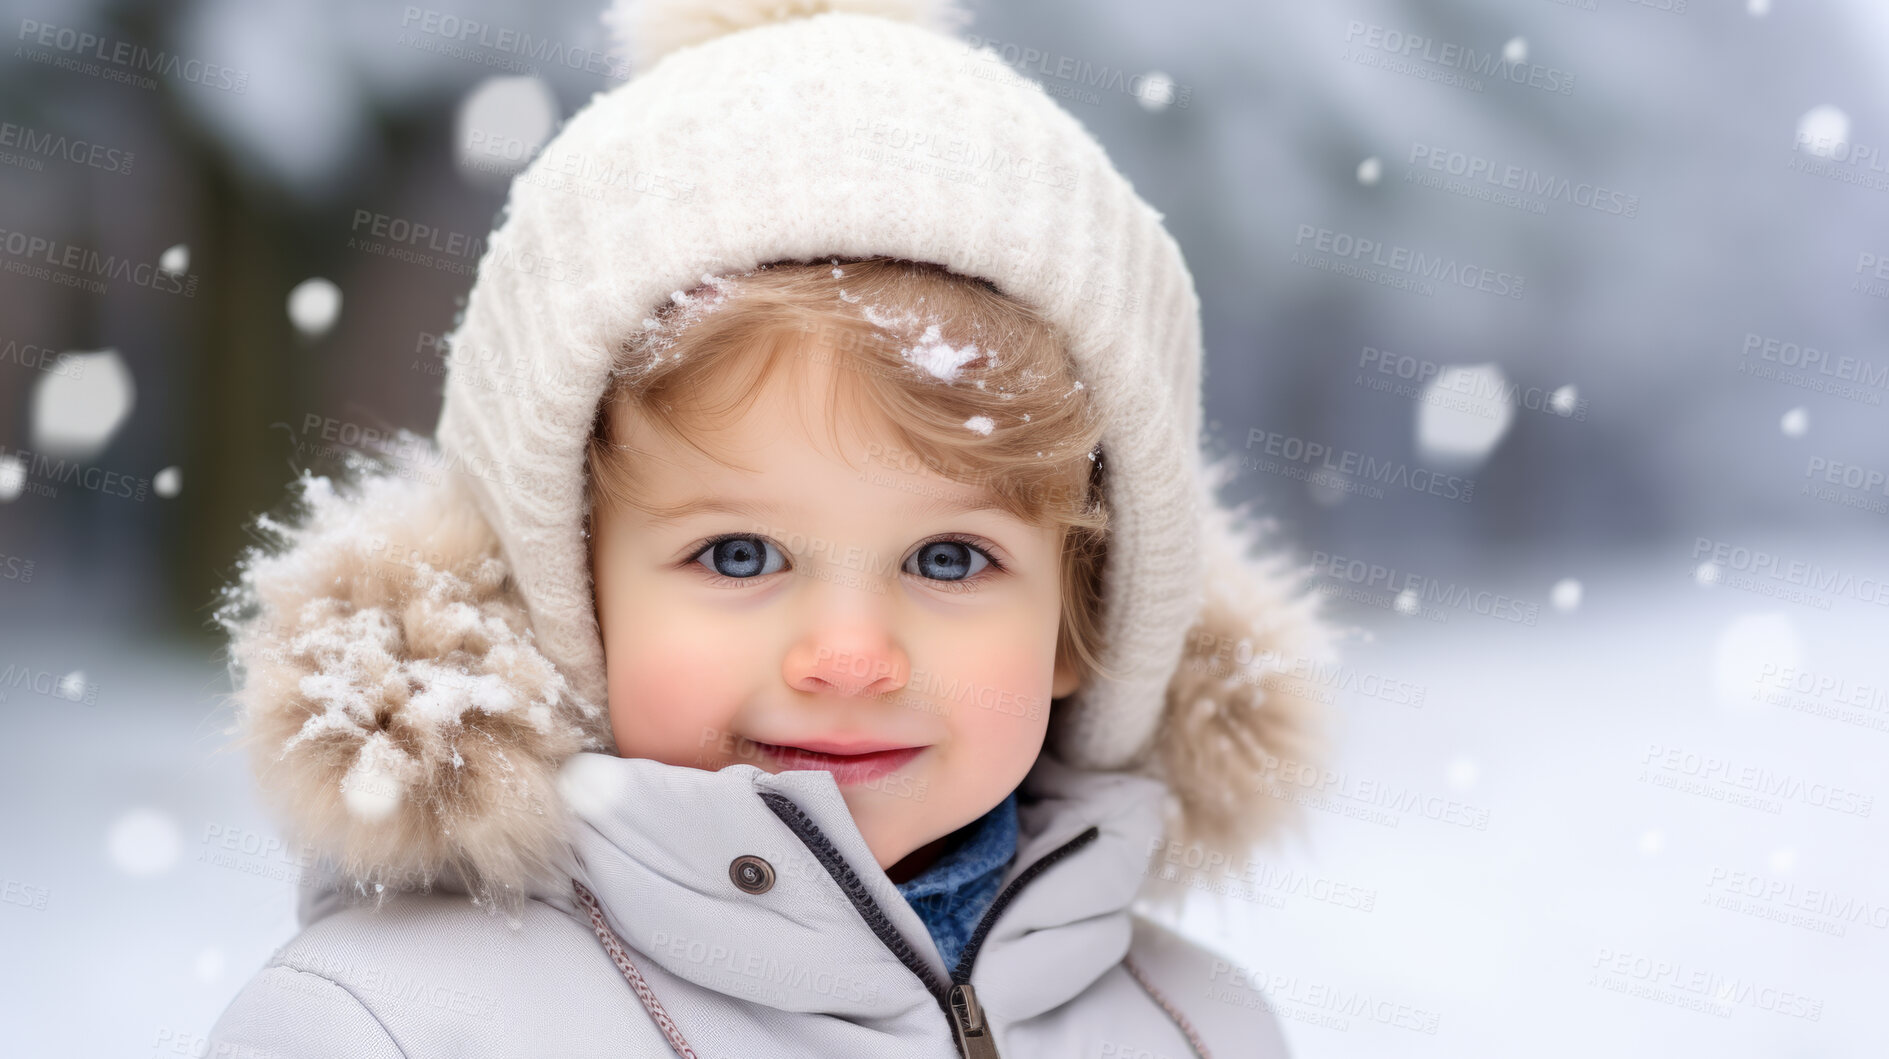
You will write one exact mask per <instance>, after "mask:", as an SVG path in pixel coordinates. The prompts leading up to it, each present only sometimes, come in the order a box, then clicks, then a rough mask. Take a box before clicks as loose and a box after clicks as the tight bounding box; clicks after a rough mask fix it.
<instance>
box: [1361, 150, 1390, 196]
mask: <svg viewBox="0 0 1889 1059" xmlns="http://www.w3.org/2000/svg"><path fill="white" fill-rule="evenodd" d="M1382 179H1384V162H1383V160H1382V159H1380V158H1379V157H1378V156H1377V155H1372V156H1371V157H1369V158H1366V159H1365V160H1364V161H1362V162H1359V163H1358V183H1360V184H1363V185H1364V186H1365V187H1367V188H1368V187H1373V186H1375V185H1376V184H1377V182H1378V181H1379V180H1382Z"/></svg>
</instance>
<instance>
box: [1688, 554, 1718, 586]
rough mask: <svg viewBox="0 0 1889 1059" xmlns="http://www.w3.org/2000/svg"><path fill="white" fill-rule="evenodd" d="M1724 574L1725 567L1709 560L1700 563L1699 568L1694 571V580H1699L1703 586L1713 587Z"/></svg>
mask: <svg viewBox="0 0 1889 1059" xmlns="http://www.w3.org/2000/svg"><path fill="white" fill-rule="evenodd" d="M1724 576H1725V569H1724V567H1721V566H1720V565H1719V564H1717V563H1715V562H1711V561H1709V560H1708V561H1706V562H1703V563H1700V564H1699V566H1698V568H1697V569H1695V570H1693V571H1692V580H1693V581H1695V582H1697V583H1698V584H1699V586H1700V587H1701V588H1711V587H1712V586H1713V585H1716V584H1718V583H1719V581H1720V580H1721V579H1723V578H1724Z"/></svg>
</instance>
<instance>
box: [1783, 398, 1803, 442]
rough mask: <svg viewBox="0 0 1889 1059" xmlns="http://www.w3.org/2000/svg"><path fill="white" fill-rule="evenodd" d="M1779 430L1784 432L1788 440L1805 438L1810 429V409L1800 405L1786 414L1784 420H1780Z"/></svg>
mask: <svg viewBox="0 0 1889 1059" xmlns="http://www.w3.org/2000/svg"><path fill="white" fill-rule="evenodd" d="M1778 429H1779V430H1782V431H1783V432H1784V436H1785V437H1787V438H1801V437H1803V436H1804V434H1805V432H1806V431H1808V430H1809V429H1810V411H1809V409H1806V408H1804V407H1803V406H1801V405H1800V406H1798V407H1796V408H1793V409H1791V410H1790V411H1788V412H1786V413H1784V418H1782V419H1780V420H1778Z"/></svg>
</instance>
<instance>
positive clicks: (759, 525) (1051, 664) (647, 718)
mask: <svg viewBox="0 0 1889 1059" xmlns="http://www.w3.org/2000/svg"><path fill="white" fill-rule="evenodd" d="M835 359H836V358H816V360H817V362H816V363H807V362H804V361H803V362H802V363H800V364H797V365H793V366H790V367H787V368H784V369H783V370H782V371H780V372H778V373H777V374H776V375H775V376H774V378H772V379H770V380H769V381H768V383H767V385H766V387H765V389H764V390H763V392H762V393H761V394H760V395H759V396H758V397H757V399H756V402H755V404H754V406H753V408H752V410H751V411H750V412H749V413H748V414H747V415H746V416H745V417H743V418H742V419H740V420H739V421H738V422H736V423H733V424H730V425H728V426H726V427H725V428H723V429H722V430H721V431H720V432H718V433H714V434H712V435H710V437H708V438H705V439H704V440H705V441H706V442H707V443H708V444H709V446H710V447H711V448H714V449H716V450H717V451H719V452H721V453H723V454H725V455H726V456H727V457H728V458H729V459H730V460H731V461H733V462H737V463H740V464H742V465H744V466H746V467H750V468H754V469H755V472H756V473H748V472H745V471H740V470H736V469H733V468H728V467H724V466H721V465H720V464H718V463H715V462H713V461H711V460H708V459H706V458H705V457H703V456H702V455H701V454H699V453H697V452H695V451H694V450H693V449H691V448H689V447H688V446H686V445H683V444H681V443H676V442H671V441H669V440H668V439H667V438H666V436H664V435H662V434H660V433H658V432H657V431H656V430H655V429H654V428H652V427H650V426H648V425H647V424H644V423H642V422H641V417H640V415H639V414H638V413H637V412H636V411H635V410H634V409H631V408H627V407H622V408H619V410H618V411H617V412H616V417H617V418H616V421H615V423H614V428H615V438H616V440H617V441H618V442H619V443H623V444H627V445H629V446H631V447H632V448H633V449H634V451H635V452H636V453H639V454H650V455H653V456H655V457H657V458H655V459H650V458H646V457H644V456H640V455H639V456H636V457H633V458H636V459H638V460H639V463H638V471H637V474H638V477H639V479H640V481H642V482H644V483H647V488H646V489H645V490H644V494H643V495H644V496H645V498H646V500H647V502H649V503H650V504H651V505H652V506H658V507H668V506H670V505H674V504H679V503H681V502H683V501H687V500H692V499H696V500H710V501H715V502H719V503H725V504H742V505H748V506H749V507H750V508H752V513H748V512H747V511H745V510H744V511H743V512H733V511H704V512H697V513H694V514H689V515H686V516H683V517H682V518H680V519H678V520H676V521H674V522H671V523H662V522H658V521H656V520H654V519H652V518H651V517H649V516H647V515H644V514H643V513H642V512H640V511H637V510H634V509H632V508H629V507H627V506H621V505H619V506H616V507H614V508H608V509H605V510H600V511H599V512H598V514H597V518H596V520H595V525H594V527H593V538H594V539H593V541H592V547H593V567H594V572H595V581H596V593H597V608H598V616H599V620H600V622H601V624H602V630H603V646H604V661H605V666H606V669H607V671H608V682H609V695H610V721H611V725H612V728H613V729H614V731H615V733H616V743H617V750H618V752H619V753H620V754H622V755H623V756H625V757H639V758H652V759H655V760H657V761H662V762H665V763H667V764H672V765H686V766H692V767H695V768H701V769H708V770H711V771H713V770H718V769H721V768H724V767H726V766H728V765H733V764H751V765H755V766H758V767H760V768H762V769H765V770H766V771H768V772H781V771H786V770H788V769H794V768H801V769H806V768H814V769H825V770H827V771H831V772H833V773H834V778H835V780H836V781H837V782H838V783H839V786H840V791H841V793H842V794H843V795H844V797H845V799H846V804H847V806H848V808H850V809H851V810H852V814H853V819H854V820H855V821H856V822H857V823H858V825H859V829H860V831H861V833H862V834H864V836H865V838H866V842H867V845H868V846H870V847H871V849H872V852H873V855H874V856H875V857H876V858H877V859H878V862H879V866H880V867H881V868H887V869H890V868H891V867H892V866H893V865H895V864H897V863H898V862H899V861H900V860H902V859H904V858H905V857H906V856H907V855H908V854H910V853H912V852H913V851H915V850H919V849H920V848H921V847H923V846H926V845H927V844H928V843H931V842H933V841H934V840H936V839H939V838H941V837H943V836H945V835H948V834H950V833H951V832H952V831H954V830H956V829H958V828H959V827H962V826H964V825H965V824H967V823H969V822H971V821H972V820H975V819H977V818H978V817H979V816H981V815H983V814H984V813H985V812H987V811H988V810H989V809H991V808H992V807H993V806H995V805H996V804H997V803H998V802H999V801H1002V800H1003V798H1004V796H1005V795H1007V794H1008V793H1009V792H1010V791H1011V790H1013V789H1014V788H1015V787H1016V786H1017V784H1018V783H1020V782H1021V781H1022V779H1023V777H1024V775H1025V774H1026V773H1027V772H1028V771H1029V770H1030V766H1031V765H1032V764H1034V763H1035V761H1036V757H1037V753H1038V751H1039V750H1040V749H1041V748H1042V745H1043V738H1044V734H1045V732H1046V731H1047V726H1048V721H1049V710H1050V701H1049V700H1050V699H1051V698H1052V697H1060V696H1063V695H1066V694H1068V693H1070V692H1072V691H1074V690H1075V687H1076V679H1075V676H1074V675H1073V673H1071V672H1069V671H1068V670H1067V669H1065V668H1063V667H1059V666H1058V665H1057V664H1056V662H1055V655H1056V637H1057V628H1058V619H1059V617H1060V612H1061V611H1060V608H1061V591H1060V585H1059V580H1058V578H1059V569H1060V565H1061V553H1060V547H1061V537H1060V534H1059V531H1058V530H1057V529H1055V528H1053V527H1035V526H1030V525H1028V524H1027V523H1024V522H1021V521H1019V520H1017V519H1015V518H1013V517H1011V516H1010V515H1008V514H1006V513H1004V512H1003V511H1002V510H1000V509H996V508H991V509H986V510H981V511H951V510H938V511H926V510H924V508H925V505H926V504H928V503H931V502H934V501H949V502H957V501H963V500H973V499H975V498H976V497H977V496H979V495H980V493H981V491H980V490H978V489H976V488H974V487H971V486H966V485H963V484H960V483H956V482H952V481H950V480H948V479H945V478H943V477H940V476H938V475H936V474H933V473H931V472H930V471H929V470H928V469H923V470H921V471H917V472H914V471H911V470H908V469H901V468H899V467H896V466H890V465H888V464H890V463H893V462H895V461H889V460H877V459H875V460H870V461H869V460H867V459H866V458H865V454H866V453H867V452H869V451H870V452H875V453H876V452H884V451H886V449H887V448H892V447H894V446H895V442H894V441H893V440H892V439H891V438H890V437H887V436H885V435H883V434H882V433H879V432H877V431H874V430H872V429H869V428H868V427H867V426H866V425H864V424H860V423H856V422H851V421H849V422H846V423H842V424H841V425H840V437H841V438H842V439H843V440H844V443H845V445H846V448H845V451H844V453H843V454H842V453H835V452H833V451H831V447H830V442H829V440H828V438H829V433H828V431H829V428H828V423H829V422H830V417H831V416H832V415H833V414H835V413H834V411H833V409H831V408H829V407H828V404H827V393H828V379H827V372H829V371H831V370H834V369H831V368H823V367H822V366H821V364H822V363H826V364H830V363H833V362H834V361H835ZM803 415H804V419H803V418H802V417H803ZM966 434H967V438H966V440H967V442H973V443H974V442H975V440H976V435H974V434H971V433H970V431H969V430H968V429H967V431H966ZM873 441H877V442H878V443H879V444H880V445H881V446H883V447H881V448H875V449H870V450H869V449H867V447H866V446H867V445H868V443H870V442H873ZM844 455H850V456H852V457H853V459H854V460H855V461H857V465H854V464H853V463H849V462H848V461H847V460H846V459H844V458H843V456H844ZM913 462H914V461H911V460H907V461H906V463H907V465H908V466H909V465H910V464H911V463H913ZM723 535H728V537H729V539H727V540H725V542H724V543H722V544H720V545H718V546H709V540H710V538H713V537H718V536H723ZM979 548H981V549H983V552H984V554H980V553H979V552H978V551H977V549H979ZM986 554H987V555H989V556H990V557H993V558H995V559H996V562H995V563H992V562H990V561H989V560H988V559H987V558H986ZM999 564H1001V565H1002V566H1003V567H1005V569H1002V570H1000V569H999V568H998V565H999ZM718 575H719V576H718ZM782 746H790V747H802V748H807V749H812V750H826V751H830V752H834V753H839V752H843V751H848V750H858V749H864V750H868V751H871V750H883V749H886V748H916V749H915V750H911V751H907V752H906V753H904V754H892V755H887V754H879V755H877V756H876V760H874V759H861V760H858V761H855V762H845V761H840V760H834V759H833V758H831V757H817V756H816V757H808V756H805V755H801V756H795V755H793V754H791V753H789V752H785V751H782V750H780V749H777V748H779V747H782ZM918 866H919V867H922V865H918ZM905 874H909V873H905Z"/></svg>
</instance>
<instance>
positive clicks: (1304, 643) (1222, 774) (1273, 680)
mask: <svg viewBox="0 0 1889 1059" xmlns="http://www.w3.org/2000/svg"><path fill="white" fill-rule="evenodd" d="M1232 475H1233V458H1232V457H1227V458H1225V459H1223V460H1222V461H1220V462H1219V463H1216V464H1211V465H1206V466H1204V467H1203V472H1202V479H1201V481H1202V491H1203V505H1204V508H1205V516H1204V517H1205V523H1204V524H1203V526H1202V547H1203V550H1204V553H1205V554H1204V556H1203V558H1204V560H1205V563H1206V577H1207V586H1206V598H1205V601H1204V603H1203V604H1202V607H1201V611H1200V615H1199V617H1198V618H1197V619H1196V620H1195V622H1194V625H1193V626H1192V627H1191V628H1190V629H1189V630H1188V633H1187V642H1186V645H1185V647H1184V648H1183V651H1182V656H1181V662H1180V666H1179V667H1178V668H1177V669H1176V670H1175V673H1174V676H1173V678H1172V680H1170V681H1169V683H1168V689H1167V697H1166V699H1167V701H1166V704H1165V706H1164V709H1163V712H1162V718H1161V723H1160V727H1159V728H1158V729H1157V731H1156V734H1155V742H1154V751H1155V753H1154V757H1155V761H1154V762H1152V764H1153V766H1154V768H1155V770H1156V772H1157V773H1158V774H1159V775H1160V776H1161V778H1162V779H1163V780H1164V781H1165V782H1166V783H1167V785H1168V789H1169V790H1170V791H1171V792H1172V793H1173V795H1174V800H1175V802H1176V803H1177V805H1176V810H1177V811H1175V812H1172V813H1170V816H1169V822H1168V828H1167V833H1166V835H1165V838H1164V841H1165V842H1166V843H1167V848H1166V850H1165V851H1161V852H1159V853H1157V855H1156V856H1155V857H1154V859H1152V860H1151V861H1150V863H1149V874H1150V876H1151V883H1152V885H1150V887H1149V888H1148V896H1149V897H1150V899H1151V900H1153V901H1155V902H1156V903H1175V902H1178V901H1179V900H1180V898H1181V897H1182V896H1183V895H1184V894H1185V888H1186V886H1187V885H1188V883H1189V881H1190V880H1189V879H1188V878H1187V877H1188V876H1192V875H1195V874H1196V873H1202V872H1203V868H1202V866H1203V865H1219V866H1223V868H1237V866H1238V865H1239V864H1241V863H1243V861H1244V859H1245V858H1246V857H1247V856H1248V855H1250V851H1251V849H1252V847H1253V846H1254V845H1255V844H1256V843H1258V842H1259V841H1260V840H1261V839H1264V838H1267V837H1271V836H1272V835H1273V834H1274V833H1276V832H1277V831H1278V830H1279V829H1281V828H1282V827H1283V826H1285V825H1286V824H1288V823H1292V822H1295V821H1296V819H1297V814H1296V813H1295V812H1294V811H1293V808H1294V806H1293V801H1292V788H1291V787H1289V786H1288V785H1287V784H1288V781H1289V778H1290V777H1291V776H1293V775H1295V774H1298V773H1300V772H1301V771H1302V770H1303V769H1305V768H1306V767H1308V766H1309V763H1310V762H1311V761H1312V760H1314V759H1316V758H1317V757H1318V756H1320V754H1319V748H1320V747H1321V746H1322V744H1323V742H1324V724H1323V717H1322V713H1323V709H1324V707H1323V702H1322V701H1321V699H1320V697H1319V693H1318V690H1317V687H1316V685H1315V682H1313V681H1310V680H1306V679H1303V674H1305V673H1306V672H1307V671H1308V670H1315V669H1316V668H1317V667H1319V666H1321V665H1325V664H1328V663H1329V662H1330V661H1331V660H1332V658H1333V655H1334V650H1333V641H1334V639H1335V637H1334V635H1333V633H1332V631H1331V630H1330V629H1329V628H1328V627H1327V626H1326V625H1325V624H1324V622H1323V621H1322V619H1321V618H1320V616H1319V598H1318V597H1317V596H1316V595H1315V594H1312V593H1311V592H1310V591H1309V590H1308V582H1309V581H1310V574H1309V572H1307V571H1305V570H1303V569H1298V568H1295V567H1294V566H1293V564H1292V562H1291V560H1290V559H1289V557H1288V556H1287V555H1286V554H1285V553H1283V552H1281V551H1277V550H1270V551H1269V550H1265V544H1266V540H1265V538H1266V536H1267V534H1268V532H1269V530H1270V527H1269V525H1268V524H1266V523H1263V522H1258V521H1255V520H1254V519H1252V517H1251V516H1250V513H1249V511H1248V508H1247V506H1245V505H1242V506H1241V507H1240V508H1237V509H1231V510H1229V509H1228V508H1226V507H1224V506H1222V505H1221V504H1219V503H1218V502H1216V501H1215V499H1214V498H1215V497H1216V496H1217V495H1218V491H1219V487H1220V486H1221V485H1222V484H1223V483H1224V481H1225V480H1227V479H1229V478H1231V477H1232ZM1177 847H1178V848H1177ZM1168 853H1173V854H1175V855H1176V856H1178V857H1180V858H1181V863H1178V864H1177V863H1175V861H1174V860H1173V859H1171V858H1169V857H1168V856H1167V855H1166V854H1168ZM1168 867H1172V868H1173V869H1174V871H1172V872H1170V871H1167V870H1166V868H1168ZM1202 883H1208V884H1211V885H1212V887H1213V888H1216V889H1217V888H1223V887H1224V884H1225V883H1226V876H1225V875H1224V874H1223V871H1222V870H1212V869H1210V870H1209V871H1208V872H1207V873H1203V874H1202V879H1201V881H1200V882H1195V883H1194V885H1196V886H1198V885H1202Z"/></svg>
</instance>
